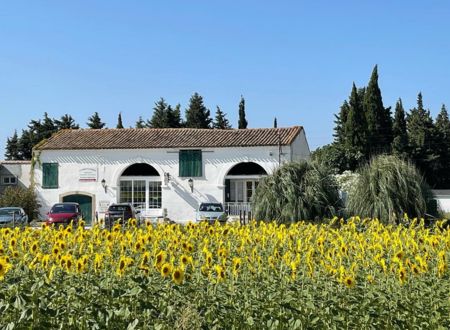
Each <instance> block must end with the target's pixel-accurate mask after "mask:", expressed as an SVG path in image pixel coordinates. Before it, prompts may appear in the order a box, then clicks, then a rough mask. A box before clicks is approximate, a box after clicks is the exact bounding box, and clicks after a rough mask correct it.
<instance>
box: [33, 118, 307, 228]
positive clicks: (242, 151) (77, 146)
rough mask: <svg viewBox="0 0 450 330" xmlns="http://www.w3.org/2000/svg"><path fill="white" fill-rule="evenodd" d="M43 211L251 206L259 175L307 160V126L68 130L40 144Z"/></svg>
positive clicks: (89, 213) (173, 213)
mask: <svg viewBox="0 0 450 330" xmlns="http://www.w3.org/2000/svg"><path fill="white" fill-rule="evenodd" d="M34 154H35V156H34V157H35V162H34V164H36V165H35V167H34V169H33V171H34V177H33V179H34V183H35V187H36V190H37V193H38V196H39V199H40V203H41V204H42V208H41V215H42V216H43V217H44V216H45V213H46V212H48V210H49V208H50V207H51V205H52V204H53V203H57V202H64V201H72V202H78V203H80V205H81V207H82V210H83V214H84V216H85V218H86V220H87V222H90V221H92V219H95V217H98V218H102V217H103V216H104V212H105V210H106V209H107V207H108V205H110V204H112V203H123V202H124V203H132V204H133V205H134V206H135V207H137V208H138V209H140V210H141V211H142V213H143V214H144V215H145V216H147V217H162V216H167V217H168V218H170V219H172V220H175V221H178V222H184V221H189V220H194V216H195V211H196V209H197V207H198V205H199V203H201V202H218V203H223V204H224V206H225V208H226V209H227V210H228V211H229V213H230V214H239V212H242V211H244V210H245V211H247V212H248V211H250V210H251V206H250V199H251V197H252V194H253V192H254V191H255V188H256V187H257V185H258V182H259V180H260V179H261V178H262V177H264V176H265V175H267V174H270V173H271V172H272V171H273V170H274V169H276V168H277V167H278V166H279V164H280V163H282V162H286V161H297V160H308V159H309V157H310V151H309V147H308V143H307V141H306V136H305V132H304V129H303V128H302V127H300V126H294V127H290V128H257V129H230V130H218V129H189V128H179V129H171V128H169V129H150V128H149V129H98V130H97V129H96V130H94V129H80V130H62V131H60V132H58V133H56V134H54V135H53V136H52V137H51V138H49V139H48V140H46V141H45V142H43V143H41V144H40V145H38V146H37V147H36V148H35V150H34Z"/></svg>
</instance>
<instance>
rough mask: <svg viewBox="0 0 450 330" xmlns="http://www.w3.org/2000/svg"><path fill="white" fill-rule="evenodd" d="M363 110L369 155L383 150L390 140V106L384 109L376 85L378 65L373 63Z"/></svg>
mask: <svg viewBox="0 0 450 330" xmlns="http://www.w3.org/2000/svg"><path fill="white" fill-rule="evenodd" d="M364 112H365V116H366V122H367V143H368V145H367V148H368V152H369V155H372V154H377V153H380V152H385V151H387V150H386V149H388V148H387V147H389V146H390V144H391V142H392V119H391V113H390V108H387V109H385V108H384V106H383V99H382V97H381V90H380V88H379V86H378V66H377V65H375V67H374V68H373V71H372V75H371V77H370V80H369V84H368V86H367V88H366V90H365V93H364Z"/></svg>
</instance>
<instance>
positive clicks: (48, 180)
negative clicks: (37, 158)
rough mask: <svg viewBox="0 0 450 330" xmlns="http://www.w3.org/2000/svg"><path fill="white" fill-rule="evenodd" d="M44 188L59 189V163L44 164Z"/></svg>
mask: <svg viewBox="0 0 450 330" xmlns="http://www.w3.org/2000/svg"><path fill="white" fill-rule="evenodd" d="M42 188H58V163H44V164H42Z"/></svg>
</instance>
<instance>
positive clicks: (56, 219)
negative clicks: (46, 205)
mask: <svg viewBox="0 0 450 330" xmlns="http://www.w3.org/2000/svg"><path fill="white" fill-rule="evenodd" d="M81 218H82V214H81V210H80V205H79V204H78V203H57V204H55V205H53V206H52V208H51V210H50V212H48V213H47V221H46V222H45V223H46V224H47V225H64V226H66V225H68V224H70V222H73V225H74V226H77V225H78V221H79V220H80V219H81Z"/></svg>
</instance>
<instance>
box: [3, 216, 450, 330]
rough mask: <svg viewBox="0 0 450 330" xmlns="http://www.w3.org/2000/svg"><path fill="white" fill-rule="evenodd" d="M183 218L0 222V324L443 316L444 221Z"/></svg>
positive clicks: (201, 324) (416, 323)
mask: <svg viewBox="0 0 450 330" xmlns="http://www.w3.org/2000/svg"><path fill="white" fill-rule="evenodd" d="M443 224H444V223H443V222H438V223H437V224H436V225H435V226H434V227H431V228H427V227H425V226H424V225H423V222H417V221H415V220H414V221H411V223H410V225H408V226H392V225H388V226H387V225H383V224H381V223H380V222H379V221H378V220H376V219H359V218H358V217H353V218H351V219H349V220H347V221H344V220H342V219H341V220H339V219H333V220H332V221H331V222H329V223H327V224H313V223H308V222H298V223H295V224H292V225H278V224H276V223H266V222H261V223H256V222H252V223H251V224H249V225H245V226H241V225H238V224H229V225H218V224H217V225H207V224H188V225H185V226H182V225H175V224H161V225H156V226H155V225H148V226H144V227H137V226H136V225H135V221H133V220H131V221H130V222H129V224H128V225H127V226H126V227H125V226H124V227H120V226H115V227H113V228H112V229H111V230H106V229H100V228H99V227H95V226H94V227H93V228H92V229H89V230H86V229H83V227H79V228H73V227H71V226H69V227H66V228H51V227H43V228H41V229H32V228H15V229H10V228H3V229H0V328H4V329H24V328H26V329H44V328H45V329H48V328H56V329H104V328H108V329H174V328H178V329H197V328H205V329H206V328H207V329H215V328H216V329H223V328H226V329H233V328H234V329H241V328H255V329H304V328H308V329H310V328H317V329H329V328H332V329H342V328H364V329H367V328H369V329H370V328H373V329H380V328H389V329H391V328H401V329H404V328H432V329H448V328H450V278H449V271H448V259H449V257H450V256H449V251H450V230H448V229H446V227H445V226H444V225H443Z"/></svg>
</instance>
